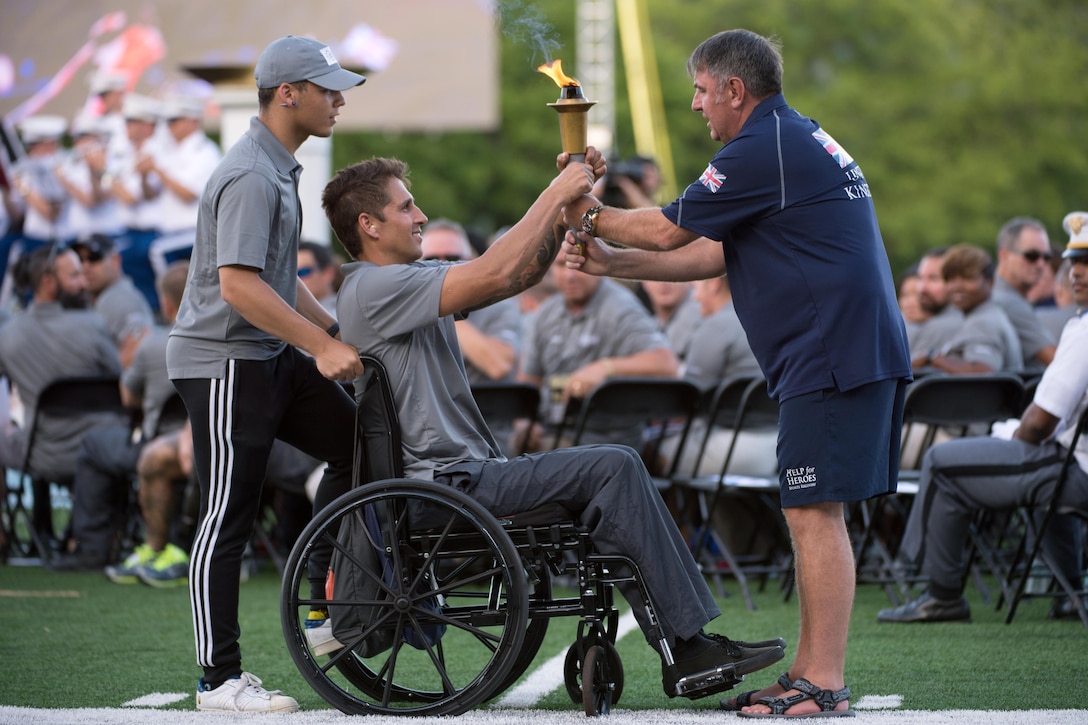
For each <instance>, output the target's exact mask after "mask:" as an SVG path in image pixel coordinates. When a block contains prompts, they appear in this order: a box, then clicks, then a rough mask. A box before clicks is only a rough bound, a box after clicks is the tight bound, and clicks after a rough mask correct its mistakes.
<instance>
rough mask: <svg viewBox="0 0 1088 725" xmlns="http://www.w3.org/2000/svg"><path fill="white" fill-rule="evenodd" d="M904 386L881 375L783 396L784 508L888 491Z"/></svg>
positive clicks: (894, 473) (895, 465) (895, 468)
mask: <svg viewBox="0 0 1088 725" xmlns="http://www.w3.org/2000/svg"><path fill="white" fill-rule="evenodd" d="M906 389H907V381H906V380H901V379H893V380H881V381H878V382H875V383H869V384H868V385H862V386H861V387H860V388H854V389H853V390H848V391H846V392H840V391H838V390H835V389H829V390H818V391H816V392H814V393H809V394H807V395H801V396H798V397H796V398H790V399H789V400H786V401H783V402H782V404H781V406H780V408H779V419H778V466H779V474H778V477H779V486H780V490H781V500H782V507H783V508H790V507H792V506H804V505H805V504H813V503H825V502H829V501H834V502H847V501H863V500H865V499H868V498H873V497H874V496H883V495H885V494H888V493H893V492H894V491H895V488H896V480H897V479H898V477H899V441H900V434H901V432H902V428H903V397H904V395H905V394H906Z"/></svg>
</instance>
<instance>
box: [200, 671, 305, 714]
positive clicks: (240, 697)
mask: <svg viewBox="0 0 1088 725" xmlns="http://www.w3.org/2000/svg"><path fill="white" fill-rule="evenodd" d="M203 688H204V680H203V679H202V680H201V681H200V683H199V684H198V685H197V688H196V709H197V710H219V711H221V712H298V703H297V702H295V698H293V697H288V696H287V695H284V694H283V693H281V692H280V691H279V690H266V689H264V688H263V687H261V678H259V677H257V676H256V675H251V674H249V673H248V672H243V673H242V676H241V677H235V678H232V679H229V680H227V681H226V682H224V683H223V684H222V685H220V686H219V687H217V688H215V689H214V690H205V689H203Z"/></svg>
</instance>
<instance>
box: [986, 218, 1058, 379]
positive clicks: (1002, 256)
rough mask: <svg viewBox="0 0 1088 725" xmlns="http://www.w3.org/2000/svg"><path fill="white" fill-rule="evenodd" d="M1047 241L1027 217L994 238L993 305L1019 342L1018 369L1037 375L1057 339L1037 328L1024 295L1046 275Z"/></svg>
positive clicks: (1039, 225)
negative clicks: (1020, 356) (999, 310)
mask: <svg viewBox="0 0 1088 725" xmlns="http://www.w3.org/2000/svg"><path fill="white" fill-rule="evenodd" d="M1052 256H1053V252H1052V251H1051V249H1050V239H1049V237H1047V233H1046V227H1044V226H1043V223H1042V222H1040V221H1038V220H1036V219H1030V218H1027V217H1016V218H1014V219H1010V220H1009V221H1008V222H1006V223H1005V225H1004V226H1002V227H1001V231H1000V232H998V235H997V270H996V272H995V277H994V288H993V301H994V303H995V304H996V305H997V306H998V307H1000V308H1001V309H1002V310H1003V311H1004V312H1005V316H1006V317H1008V318H1009V322H1011V323H1012V327H1013V330H1015V331H1016V336H1017V338H1019V340H1020V352H1021V353H1023V358H1022V360H1021V363H1020V369H1021V370H1024V371H1027V372H1041V371H1042V370H1043V368H1045V367H1046V366H1047V365H1048V364H1050V361H1051V360H1052V359H1053V358H1054V346H1055V340H1056V339H1057V338H1054V337H1051V335H1050V333H1049V332H1048V331H1047V329H1046V327H1044V326H1043V325H1040V324H1039V318H1038V317H1037V316H1036V315H1035V308H1034V307H1032V304H1031V302H1029V301H1028V293H1029V292H1031V289H1032V288H1033V287H1034V286H1035V285H1037V284H1038V283H1039V280H1040V279H1042V278H1043V275H1045V274H1047V273H1048V272H1049V271H1050V266H1049V265H1050V259H1051V257H1052Z"/></svg>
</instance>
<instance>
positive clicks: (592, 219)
mask: <svg viewBox="0 0 1088 725" xmlns="http://www.w3.org/2000/svg"><path fill="white" fill-rule="evenodd" d="M603 208H604V207H603V206H601V205H600V204H598V205H597V206H594V207H590V208H589V209H586V213H585V214H583V215H582V231H583V232H585V233H586V234H588V235H589V236H591V237H595V236H597V217H599V216H600V215H601V209H603Z"/></svg>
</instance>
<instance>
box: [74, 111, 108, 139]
mask: <svg viewBox="0 0 1088 725" xmlns="http://www.w3.org/2000/svg"><path fill="white" fill-rule="evenodd" d="M109 133H110V131H109V129H108V128H107V127H106V124H105V123H104V122H103V121H102V117H101V116H92V115H91V114H89V113H81V114H79V115H78V116H76V117H75V119H74V120H73V121H72V136H108V135H109Z"/></svg>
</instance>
